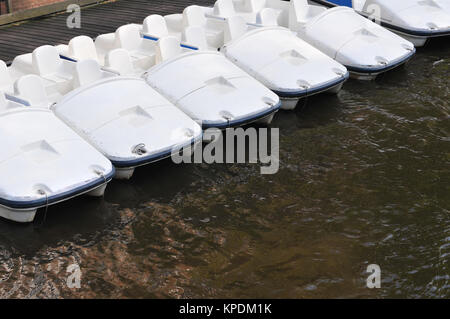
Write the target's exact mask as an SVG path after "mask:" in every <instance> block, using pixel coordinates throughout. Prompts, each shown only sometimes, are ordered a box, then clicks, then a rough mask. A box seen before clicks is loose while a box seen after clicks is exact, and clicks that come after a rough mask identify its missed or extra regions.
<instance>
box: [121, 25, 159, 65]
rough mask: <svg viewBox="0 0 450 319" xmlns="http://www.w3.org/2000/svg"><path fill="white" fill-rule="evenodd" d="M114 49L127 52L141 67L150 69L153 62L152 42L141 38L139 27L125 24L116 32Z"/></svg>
mask: <svg viewBox="0 0 450 319" xmlns="http://www.w3.org/2000/svg"><path fill="white" fill-rule="evenodd" d="M115 34H116V40H115V41H116V45H115V48H122V49H125V50H128V51H129V53H130V56H131V57H132V59H133V64H135V63H137V64H138V65H139V66H141V67H147V68H148V67H150V66H151V65H152V63H153V62H154V55H155V53H154V50H155V48H154V46H155V44H154V41H151V40H146V39H144V38H143V37H141V26H139V25H137V24H127V25H123V26H121V27H119V28H118V29H117V30H116V33H115Z"/></svg>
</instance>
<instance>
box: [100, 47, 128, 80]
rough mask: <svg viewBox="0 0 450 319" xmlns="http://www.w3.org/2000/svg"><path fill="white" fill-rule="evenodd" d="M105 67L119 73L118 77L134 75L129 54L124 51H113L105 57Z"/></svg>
mask: <svg viewBox="0 0 450 319" xmlns="http://www.w3.org/2000/svg"><path fill="white" fill-rule="evenodd" d="M105 66H106V67H108V68H111V69H112V70H114V71H117V72H119V73H120V75H131V74H133V73H134V69H133V63H132V62H131V57H130V53H129V52H128V51H127V50H125V49H114V50H112V51H110V52H108V54H107V55H106V57H105Z"/></svg>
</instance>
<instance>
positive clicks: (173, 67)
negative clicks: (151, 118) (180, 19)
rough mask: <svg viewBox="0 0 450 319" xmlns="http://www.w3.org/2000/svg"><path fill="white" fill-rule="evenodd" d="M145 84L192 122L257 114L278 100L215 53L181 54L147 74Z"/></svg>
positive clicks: (221, 119)
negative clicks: (148, 84)
mask: <svg viewBox="0 0 450 319" xmlns="http://www.w3.org/2000/svg"><path fill="white" fill-rule="evenodd" d="M147 81H149V83H150V84H151V85H152V86H154V87H155V88H156V89H157V90H158V91H160V92H164V94H165V95H166V96H167V97H168V98H169V99H170V100H171V101H172V102H174V103H176V104H177V105H178V106H179V107H180V108H181V109H182V110H183V111H185V112H186V113H187V114H189V115H190V116H191V117H193V118H194V119H196V120H205V121H219V120H220V121H224V119H223V117H222V115H221V114H223V112H228V113H231V114H233V118H234V119H239V118H243V117H246V116H249V115H252V114H255V113H261V112H263V111H265V110H267V108H268V107H269V105H268V104H267V103H266V102H267V101H268V100H270V101H272V105H275V104H278V97H277V96H276V95H275V94H273V93H272V92H271V91H270V90H269V89H267V88H266V87H264V86H263V85H262V84H261V83H259V82H258V81H256V80H255V79H253V78H251V77H250V76H249V75H248V74H247V73H245V72H244V71H242V70H241V69H239V68H238V67H236V66H235V65H234V64H233V63H231V62H230V61H228V60H227V59H226V58H225V57H224V56H223V55H221V54H219V53H217V52H210V51H202V52H192V53H185V54H183V55H181V56H179V57H177V58H175V59H171V60H168V61H167V62H166V63H162V64H161V65H157V66H156V67H154V68H153V69H151V70H149V72H148V77H147Z"/></svg>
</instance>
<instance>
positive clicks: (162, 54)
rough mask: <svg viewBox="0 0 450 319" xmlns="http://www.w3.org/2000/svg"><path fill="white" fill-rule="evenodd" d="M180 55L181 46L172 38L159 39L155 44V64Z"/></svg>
mask: <svg viewBox="0 0 450 319" xmlns="http://www.w3.org/2000/svg"><path fill="white" fill-rule="evenodd" d="M180 53H181V46H180V42H179V41H178V39H177V38H176V37H174V36H168V37H164V38H161V39H159V40H158V41H157V43H156V63H157V64H158V63H161V62H164V61H166V60H168V59H170V58H172V57H175V56H177V55H179V54H180Z"/></svg>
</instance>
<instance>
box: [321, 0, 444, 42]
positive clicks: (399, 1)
mask: <svg viewBox="0 0 450 319" xmlns="http://www.w3.org/2000/svg"><path fill="white" fill-rule="evenodd" d="M314 2H316V3H319V4H322V5H324V6H328V7H333V6H347V7H350V8H353V9H355V10H356V11H357V12H359V13H360V14H362V15H363V16H365V17H371V16H373V15H374V13H377V12H379V15H380V18H381V21H380V22H381V25H382V26H384V27H385V28H388V29H389V30H391V31H393V32H395V33H397V34H399V35H401V36H402V37H404V38H405V39H407V40H409V41H411V42H412V43H414V45H415V46H416V47H420V46H423V45H424V44H425V43H426V41H427V40H428V39H430V38H435V37H442V36H450V1H449V0H353V1H352V0H314Z"/></svg>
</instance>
